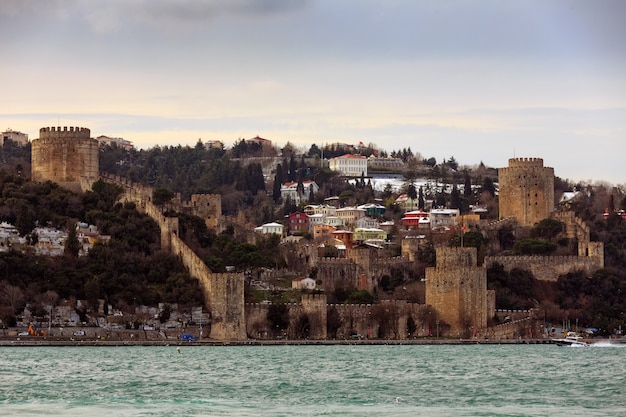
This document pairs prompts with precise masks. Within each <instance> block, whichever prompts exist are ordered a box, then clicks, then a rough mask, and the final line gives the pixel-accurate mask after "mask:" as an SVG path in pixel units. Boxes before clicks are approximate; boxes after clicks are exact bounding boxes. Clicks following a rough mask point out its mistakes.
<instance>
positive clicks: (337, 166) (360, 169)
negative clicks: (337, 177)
mask: <svg viewBox="0 0 626 417" xmlns="http://www.w3.org/2000/svg"><path fill="white" fill-rule="evenodd" d="M328 168H330V169H331V171H336V172H339V173H341V175H344V176H346V177H360V176H365V177H367V158H366V157H364V156H361V155H352V154H346V155H341V156H338V157H336V158H331V159H330V160H329V161H328Z"/></svg>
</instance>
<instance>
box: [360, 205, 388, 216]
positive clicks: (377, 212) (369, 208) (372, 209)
mask: <svg viewBox="0 0 626 417" xmlns="http://www.w3.org/2000/svg"><path fill="white" fill-rule="evenodd" d="M358 208H360V209H363V210H365V214H366V215H367V216H369V217H381V216H382V215H383V214H385V211H387V207H385V206H382V205H380V204H374V203H370V204H363V205H361V206H358Z"/></svg>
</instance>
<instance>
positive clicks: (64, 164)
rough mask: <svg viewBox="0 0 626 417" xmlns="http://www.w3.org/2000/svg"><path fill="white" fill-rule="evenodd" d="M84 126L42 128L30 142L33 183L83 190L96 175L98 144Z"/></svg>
mask: <svg viewBox="0 0 626 417" xmlns="http://www.w3.org/2000/svg"><path fill="white" fill-rule="evenodd" d="M90 135H91V132H90V130H89V129H87V128H84V127H69V128H68V127H63V129H62V130H61V127H56V128H54V127H42V128H41V129H39V139H35V140H33V141H32V161H31V162H32V164H31V165H32V169H31V179H32V181H39V182H43V181H48V180H50V181H53V182H56V183H58V184H59V185H61V186H62V187H64V188H67V189H70V190H72V191H76V192H80V191H86V190H88V189H89V188H90V187H91V184H92V183H93V182H94V181H96V180H97V179H98V175H99V159H98V157H99V155H98V153H99V147H98V141H97V140H96V139H92V138H91V136H90Z"/></svg>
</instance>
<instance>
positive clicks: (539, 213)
mask: <svg viewBox="0 0 626 417" xmlns="http://www.w3.org/2000/svg"><path fill="white" fill-rule="evenodd" d="M498 183H499V185H500V193H499V209H500V218H501V219H504V218H507V217H510V216H513V217H515V219H516V220H517V222H518V223H519V224H520V225H522V226H534V225H535V224H536V223H538V222H539V221H541V220H543V219H547V218H548V217H549V215H550V213H552V212H553V211H554V168H549V167H544V166H543V159H541V158H511V159H509V166H508V168H499V169H498Z"/></svg>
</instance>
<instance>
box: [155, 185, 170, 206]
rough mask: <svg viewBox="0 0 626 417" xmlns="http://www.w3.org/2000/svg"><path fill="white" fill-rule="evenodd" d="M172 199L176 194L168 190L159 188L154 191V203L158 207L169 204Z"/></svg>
mask: <svg viewBox="0 0 626 417" xmlns="http://www.w3.org/2000/svg"><path fill="white" fill-rule="evenodd" d="M172 198H174V193H173V192H171V191H170V190H168V189H165V188H159V187H157V188H155V189H154V190H153V191H152V202H153V203H154V204H155V205H157V206H162V205H163V204H165V203H169V202H170V200H171V199H172Z"/></svg>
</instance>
